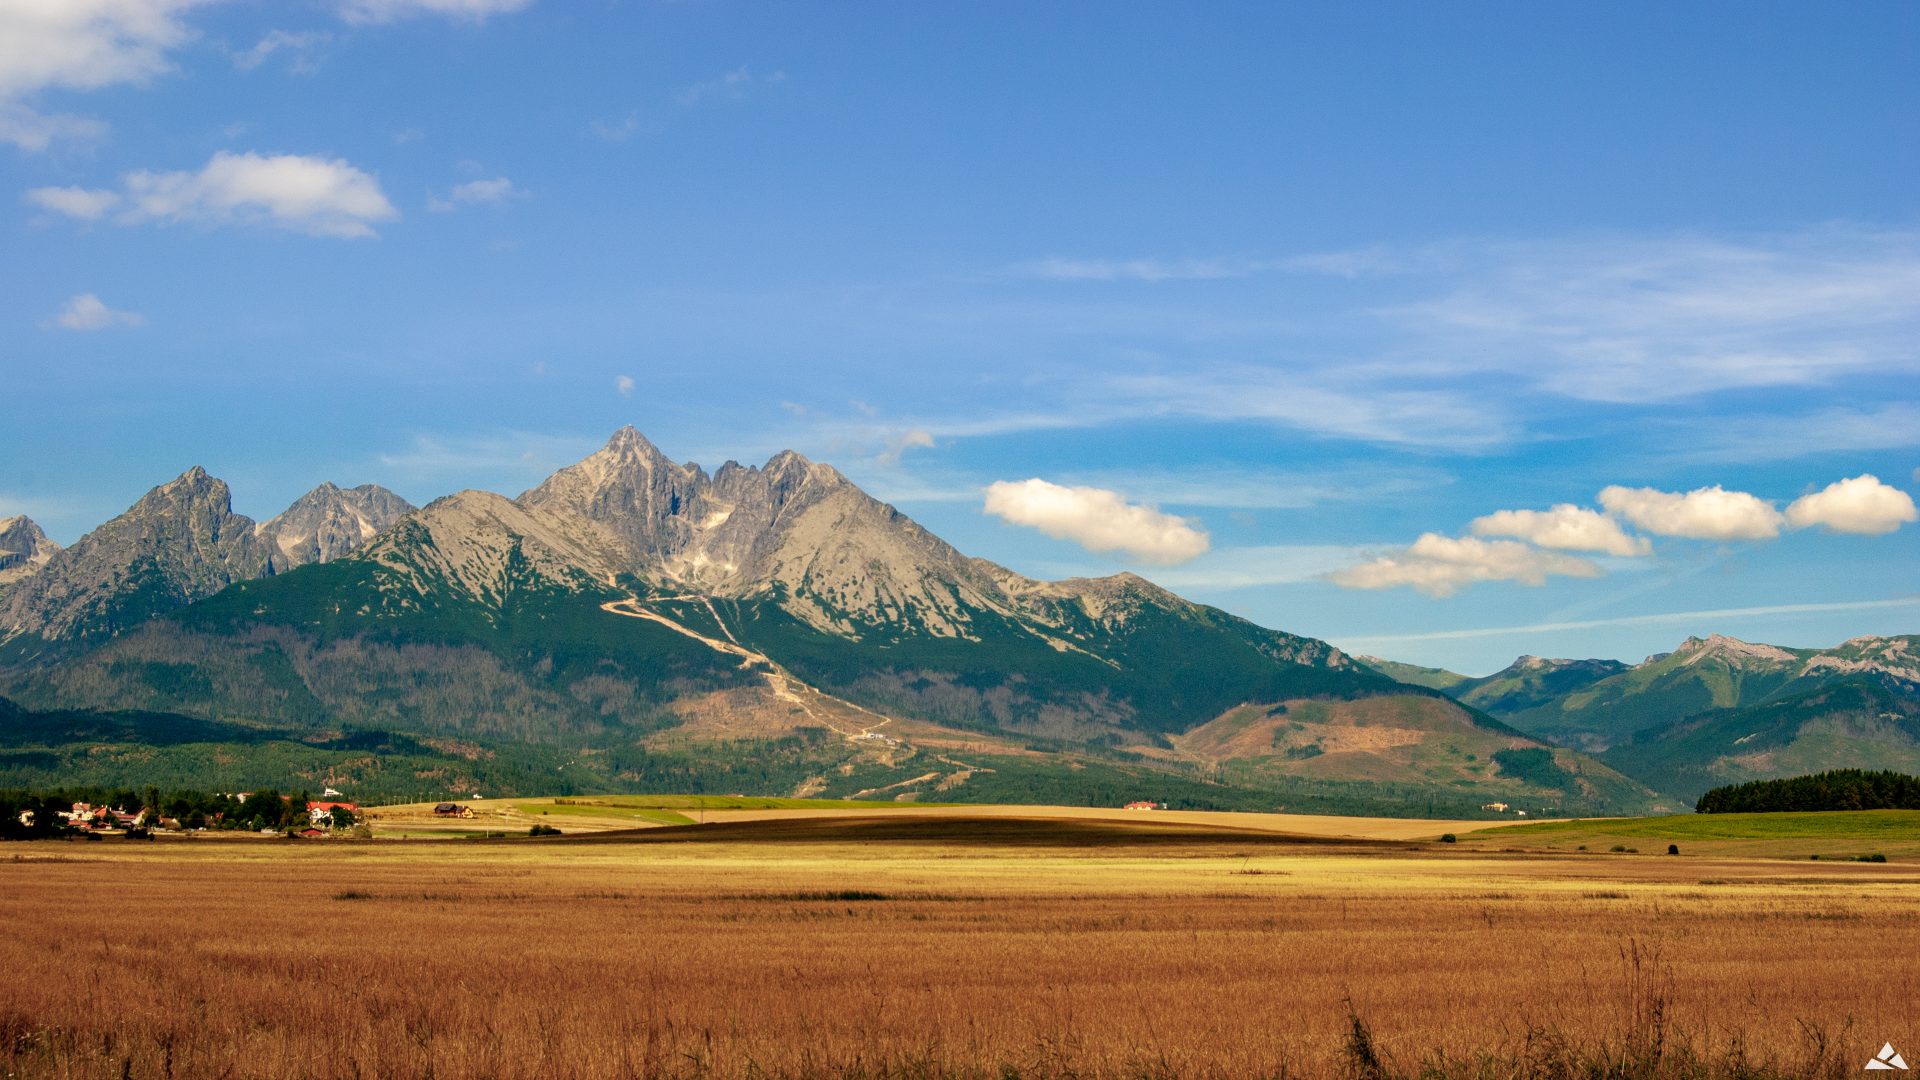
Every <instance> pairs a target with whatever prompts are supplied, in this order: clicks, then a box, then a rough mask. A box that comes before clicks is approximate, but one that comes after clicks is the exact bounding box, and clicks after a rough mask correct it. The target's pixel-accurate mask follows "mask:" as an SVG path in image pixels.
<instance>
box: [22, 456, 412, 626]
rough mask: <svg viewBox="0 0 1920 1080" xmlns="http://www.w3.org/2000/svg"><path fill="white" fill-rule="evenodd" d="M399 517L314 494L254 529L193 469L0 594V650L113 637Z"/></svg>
mask: <svg viewBox="0 0 1920 1080" xmlns="http://www.w3.org/2000/svg"><path fill="white" fill-rule="evenodd" d="M405 507H406V503H405V502H404V501H403V500H400V499H399V497H398V496H395V495H393V494H392V493H391V492H388V491H386V490H385V489H383V488H374V487H371V486H369V487H366V488H355V489H353V491H352V492H343V491H341V490H340V489H338V488H336V487H334V486H333V485H331V484H326V485H322V487H320V488H316V489H315V490H314V491H312V492H309V493H308V494H306V495H304V496H302V497H301V498H300V500H298V501H297V502H295V503H294V504H293V506H291V507H289V508H288V510H287V512H286V513H284V514H281V515H280V516H278V517H276V518H274V519H273V520H272V521H269V522H267V523H266V524H264V525H259V524H256V523H255V522H254V520H253V519H252V518H249V517H246V516H245V515H242V514H236V513H234V511H233V493H232V491H231V489H229V488H228V486H227V484H226V482H225V481H223V480H220V479H218V478H216V477H213V476H210V475H208V473H207V471H206V470H205V469H203V468H201V467H200V466H198V465H195V466H193V467H192V468H189V469H188V470H187V471H186V472H183V473H181V474H180V475H179V476H177V477H175V478H174V479H172V480H170V481H168V482H166V483H164V484H161V485H160V486H158V487H156V488H154V489H152V490H151V491H148V492H147V493H146V494H145V495H143V496H141V497H140V499H139V500H138V501H136V502H135V503H134V504H133V505H132V506H130V507H128V508H127V510H126V511H125V512H124V513H122V514H120V515H119V516H118V517H115V518H114V519H113V520H111V521H108V522H107V523H105V524H103V525H101V526H100V527H99V528H97V529H94V530H93V531H92V532H90V533H88V534H87V535H85V536H83V537H81V538H80V539H79V540H78V541H76V542H75V543H74V545H73V546H72V547H69V548H65V549H55V550H52V551H51V552H50V553H48V554H47V555H46V557H45V558H43V559H42V560H41V562H40V565H39V567H38V569H37V571H36V572H34V573H32V574H31V575H30V576H26V577H24V578H22V579H21V580H19V581H18V583H17V584H15V585H14V586H13V587H12V588H9V589H7V590H6V591H5V592H4V593H0V642H4V641H8V640H12V639H16V638H20V637H23V636H27V635H31V636H35V637H38V638H41V639H47V640H62V639H80V638H88V637H100V636H112V635H114V634H118V633H121V632H123V631H125V630H128V629H130V628H132V627H135V626H137V625H139V624H140V623H143V622H145V621H146V620H147V619H149V618H151V617H152V616H154V615H156V614H159V613H162V612H165V611H170V610H173V609H175V608H178V607H182V606H184V605H187V604H190V603H193V602H194V601H197V600H202V599H205V598H206V597H209V596H212V595H213V594H215V593H217V592H219V591H220V590H221V589H224V588H226V587H227V586H228V585H231V584H233V583H234V582H236V581H250V580H254V579H256V578H261V577H265V576H268V575H270V574H274V573H278V572H280V571H283V570H288V569H292V568H293V567H295V566H299V565H303V564H304V563H307V562H316V561H325V560H326V559H328V558H332V557H337V556H338V555H339V554H342V553H344V552H345V551H347V550H351V549H352V548H355V547H358V546H360V544H362V543H364V542H365V540H366V539H367V538H368V536H367V533H366V529H367V527H369V526H375V525H376V522H380V521H387V522H390V521H391V520H392V518H393V516H394V514H395V513H396V512H400V513H404V512H405V511H404V509H401V508H405ZM376 527H377V526H376ZM35 531H36V532H37V531H38V530H37V529H36V530H35Z"/></svg>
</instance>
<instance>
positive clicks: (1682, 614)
mask: <svg viewBox="0 0 1920 1080" xmlns="http://www.w3.org/2000/svg"><path fill="white" fill-rule="evenodd" d="M1905 607H1920V596H1902V597H1895V598H1893V599H1890V600H1842V601H1836V602H1834V603H1826V604H1771V605H1768V606H1765V607H1744V608H1710V609H1707V610H1703V611H1666V612H1661V613H1659V614H1653V615H1620V616H1615V617H1613V618H1609V619H1581V620H1578V621H1575V622H1548V623H1532V624H1530V625H1527V626H1485V627H1476V628H1473V629H1465V630H1432V631H1428V632H1425V633H1419V634H1372V635H1361V636H1345V635H1342V636H1341V637H1340V644H1341V646H1342V647H1343V648H1350V649H1371V648H1373V647H1375V646H1379V645H1393V644H1403V643H1406V642H1411V641H1458V640H1464V639H1470V638H1488V637H1521V636H1528V635H1534V634H1550V633H1555V632H1557V631H1562V630H1595V629H1599V628H1601V627H1608V626H1660V625H1665V624H1668V623H1680V624H1683V625H1693V626H1700V627H1703V628H1704V627H1705V626H1706V625H1707V624H1710V623H1712V622H1714V621H1715V620H1723V619H1747V618H1763V617H1767V616H1772V615H1807V614H1818V613H1820V612H1828V611H1876V610H1882V609H1886V608H1905Z"/></svg>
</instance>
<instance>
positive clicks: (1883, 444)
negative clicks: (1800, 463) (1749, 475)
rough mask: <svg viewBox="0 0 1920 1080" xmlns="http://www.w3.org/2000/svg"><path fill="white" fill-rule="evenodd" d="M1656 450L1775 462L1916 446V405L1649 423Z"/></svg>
mask: <svg viewBox="0 0 1920 1080" xmlns="http://www.w3.org/2000/svg"><path fill="white" fill-rule="evenodd" d="M1653 435H1654V438H1655V439H1656V440H1658V445H1659V446H1660V447H1661V449H1662V450H1664V451H1666V452H1668V453H1671V454H1677V455H1681V456H1685V457H1690V458H1694V459H1698V460H1704V461H1738V462H1753V461H1780V460H1788V459H1792V458H1798V457H1806V456H1809V455H1812V454H1833V453H1849V452H1857V451H1862V450H1897V449H1900V448H1902V447H1909V446H1920V404H1915V403H1913V402H1907V401H1893V402H1886V403H1883V404H1875V405H1836V406H1831V407H1829V408H1824V409H1816V410H1814V411H1812V412H1803V413H1792V414H1787V415H1767V414H1754V413H1748V414H1744V415H1739V416H1727V417H1721V418H1719V419H1717V420H1716V421H1715V422H1714V423H1713V424H1712V425H1710V426H1707V427H1706V428H1705V430H1703V429H1702V425H1701V424H1700V423H1699V422H1698V421H1697V420H1694V419H1692V418H1689V419H1688V420H1686V421H1684V422H1678V423H1674V424H1672V425H1667V426H1659V427H1655V428H1654V431H1653Z"/></svg>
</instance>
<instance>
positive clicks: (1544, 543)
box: [1470, 503, 1653, 557]
mask: <svg viewBox="0 0 1920 1080" xmlns="http://www.w3.org/2000/svg"><path fill="white" fill-rule="evenodd" d="M1470 528H1471V529H1472V530H1473V534H1474V535H1475V536H1511V537H1515V538H1517V539H1520V540H1526V541H1529V542H1531V543H1533V544H1534V545H1535V546H1538V547H1543V548H1553V549H1555V550H1558V551H1593V552H1598V553H1599V554H1602V555H1621V556H1628V557H1632V556H1637V555H1645V554H1648V553H1649V552H1651V551H1652V550H1653V545H1652V544H1651V543H1650V542H1648V540H1647V539H1646V538H1645V537H1643V536H1628V535H1627V534H1626V533H1625V532H1624V531H1622V530H1621V528H1620V523H1619V522H1617V521H1615V520H1613V519H1612V518H1610V517H1607V516H1606V515H1605V514H1602V513H1600V512H1598V511H1595V510H1589V509H1587V508H1585V507H1583V506H1574V505H1572V504H1570V503H1561V504H1560V505H1558V506H1555V507H1554V508H1553V509H1551V510H1499V511H1496V512H1494V513H1491V514H1488V515H1486V516H1485V517H1478V518H1475V519H1473V524H1472V525H1471V526H1470Z"/></svg>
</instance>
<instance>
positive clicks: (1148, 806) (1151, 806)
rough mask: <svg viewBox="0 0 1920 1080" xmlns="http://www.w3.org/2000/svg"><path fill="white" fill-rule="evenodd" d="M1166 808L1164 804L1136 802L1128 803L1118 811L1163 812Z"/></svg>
mask: <svg viewBox="0 0 1920 1080" xmlns="http://www.w3.org/2000/svg"><path fill="white" fill-rule="evenodd" d="M1166 808H1167V804H1166V803H1157V802H1146V801H1136V802H1130V803H1128V804H1127V805H1125V806H1123V807H1121V808H1120V809H1122V810H1165V809H1166Z"/></svg>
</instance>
